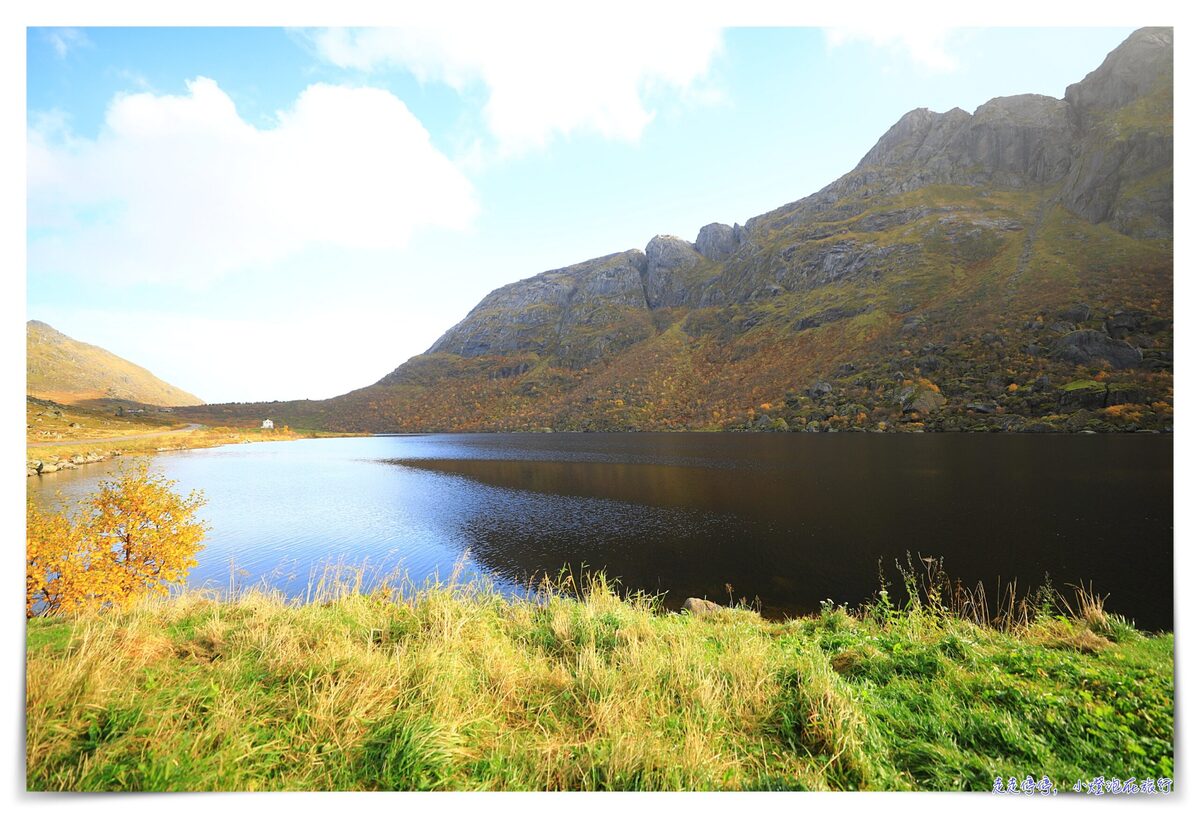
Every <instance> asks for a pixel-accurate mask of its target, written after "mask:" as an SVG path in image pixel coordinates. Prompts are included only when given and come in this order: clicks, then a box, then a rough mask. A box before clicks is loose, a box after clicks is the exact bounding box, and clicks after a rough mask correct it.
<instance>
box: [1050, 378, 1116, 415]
mask: <svg viewBox="0 0 1200 818" xmlns="http://www.w3.org/2000/svg"><path fill="white" fill-rule="evenodd" d="M1058 403H1059V406H1060V407H1062V408H1064V409H1103V408H1104V407H1105V406H1107V405H1108V403H1109V401H1108V386H1107V385H1105V384H1103V383H1100V382H1099V381H1091V380H1081V381H1071V382H1070V383H1068V384H1066V385H1065V386H1063V388H1062V392H1061V393H1060V395H1059V399H1058Z"/></svg>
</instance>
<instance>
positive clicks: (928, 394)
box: [906, 389, 946, 415]
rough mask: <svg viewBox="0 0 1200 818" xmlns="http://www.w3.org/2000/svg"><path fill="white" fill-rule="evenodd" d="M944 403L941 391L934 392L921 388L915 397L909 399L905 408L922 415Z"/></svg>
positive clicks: (939, 407)
mask: <svg viewBox="0 0 1200 818" xmlns="http://www.w3.org/2000/svg"><path fill="white" fill-rule="evenodd" d="M945 405H946V398H945V397H944V396H943V395H942V393H941V392H934V391H933V390H932V389H922V390H920V391H919V392H918V394H917V395H916V397H914V398H913V399H912V400H911V401H909V403H908V406H907V407H906V408H907V409H908V410H910V411H913V412H920V413H921V414H923V415H924V414H928V413H930V412H933V411H936V410H938V409H941V408H942V407H943V406H945Z"/></svg>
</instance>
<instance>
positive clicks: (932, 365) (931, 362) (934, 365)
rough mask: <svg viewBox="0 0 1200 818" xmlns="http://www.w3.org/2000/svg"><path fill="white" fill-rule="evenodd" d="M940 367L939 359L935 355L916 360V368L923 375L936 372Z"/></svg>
mask: <svg viewBox="0 0 1200 818" xmlns="http://www.w3.org/2000/svg"><path fill="white" fill-rule="evenodd" d="M941 365H942V362H941V359H940V358H938V357H937V356H936V355H926V356H924V357H922V358H918V359H917V366H919V367H920V368H921V371H922V372H925V373H929V372H937V371H938V369H940V368H941Z"/></svg>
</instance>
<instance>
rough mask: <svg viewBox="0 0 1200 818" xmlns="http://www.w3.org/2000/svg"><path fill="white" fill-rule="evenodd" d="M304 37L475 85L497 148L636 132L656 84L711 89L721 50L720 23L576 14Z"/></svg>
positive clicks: (355, 57) (341, 62) (381, 65)
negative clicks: (517, 22)
mask: <svg viewBox="0 0 1200 818" xmlns="http://www.w3.org/2000/svg"><path fill="white" fill-rule="evenodd" d="M306 36H307V38H308V39H309V40H310V41H311V43H312V44H313V46H314V48H315V50H316V52H317V54H318V55H319V56H320V57H321V58H322V59H324V60H326V61H327V62H330V63H332V64H333V65H336V66H339V67H341V68H348V69H356V70H360V71H377V70H388V69H401V70H407V71H409V72H411V73H412V74H413V75H414V76H416V77H417V78H418V79H419V80H420V81H422V82H439V83H444V84H446V85H448V86H450V87H452V88H454V89H456V90H458V91H459V92H463V91H466V90H468V89H469V88H471V87H472V86H474V85H475V84H477V83H478V84H482V85H483V86H484V87H486V91H487V101H486V103H485V104H484V108H483V118H484V123H485V124H486V127H487V130H488V131H489V132H490V133H491V135H492V137H493V138H494V139H495V140H496V142H497V143H498V146H499V149H500V150H501V152H503V153H517V152H521V151H527V150H533V149H537V148H541V147H543V146H545V145H546V144H547V142H548V141H549V140H550V139H552V138H553V137H555V136H567V135H570V134H572V133H576V132H582V133H594V134H598V135H600V136H602V137H605V138H609V139H616V140H624V141H636V140H637V139H638V138H639V137H640V136H641V134H642V131H643V130H644V129H645V127H646V126H647V125H648V124H649V123H650V121H651V120H652V119H653V118H654V110H655V101H656V98H657V97H659V96H661V95H662V94H663V93H670V94H675V95H683V96H689V95H690V96H693V97H695V98H697V99H700V98H704V97H711V92H707V93H706V89H704V88H703V84H704V81H705V79H706V78H707V74H708V72H709V68H710V65H711V63H712V61H713V59H714V57H716V56H717V55H718V54H719V53H720V52H721V49H722V37H721V30H720V29H719V28H717V27H714V26H702V25H693V24H689V23H688V22H687V21H686V20H673V21H671V22H670V23H669V24H662V23H656V22H651V21H645V22H643V23H639V24H635V25H630V24H629V23H627V22H624V21H621V20H618V19H615V18H601V19H588V20H578V19H576V20H572V21H570V22H566V21H564V22H563V24H562V25H556V26H554V27H553V28H545V27H538V26H515V27H512V28H510V29H506V30H505V32H504V33H503V36H497V34H496V32H495V31H494V30H492V29H491V28H489V27H487V26H458V27H448V26H447V27H422V28H405V29H386V28H375V29H324V30H320V31H313V32H308V33H307V34H306Z"/></svg>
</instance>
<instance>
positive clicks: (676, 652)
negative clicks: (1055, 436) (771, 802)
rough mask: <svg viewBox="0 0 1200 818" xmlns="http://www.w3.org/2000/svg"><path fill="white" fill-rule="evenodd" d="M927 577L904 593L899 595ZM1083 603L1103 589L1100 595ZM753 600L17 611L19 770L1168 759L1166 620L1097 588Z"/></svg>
mask: <svg viewBox="0 0 1200 818" xmlns="http://www.w3.org/2000/svg"><path fill="white" fill-rule="evenodd" d="M916 596H917V598H918V599H919V595H916ZM1093 602H1094V600H1093ZM1078 610H1079V613H1078V614H1077V615H1070V616H1069V615H1061V614H1052V613H1050V612H1043V613H1042V614H1041V615H1037V616H1032V617H1027V618H1025V619H1023V620H1020V621H1019V622H1018V621H1017V620H1015V619H1010V620H1009V621H1008V622H1007V626H1006V627H1005V628H1004V629H998V628H997V627H992V626H981V625H978V624H974V623H973V622H971V621H969V620H968V619H965V618H963V617H962V616H955V615H951V614H950V613H948V612H947V611H946V610H945V609H944V608H943V607H942V606H941V605H940V603H939V602H938V601H937V600H936V599H934V600H933V601H932V602H931V601H930V599H928V598H926V599H925V600H924V601H923V602H921V601H916V602H910V603H909V604H908V605H906V606H904V607H903V608H897V607H895V606H891V605H887V604H885V603H883V602H878V601H877V602H876V603H875V604H874V605H872V606H870V607H868V608H865V609H863V610H860V611H856V612H850V611H847V610H845V609H844V608H834V607H832V606H827V607H826V608H825V609H824V610H823V611H822V612H821V613H820V614H819V615H816V616H812V617H807V618H801V619H795V620H789V621H785V622H769V621H765V620H763V619H761V618H760V617H759V616H758V615H757V614H756V613H754V612H753V611H749V610H740V609H728V610H723V611H721V612H720V613H718V614H716V615H712V616H706V617H693V616H691V615H687V614H678V613H672V612H668V611H665V610H663V609H662V608H661V606H660V605H658V604H657V602H656V601H655V600H653V599H649V598H646V597H641V596H632V597H623V596H621V595H619V594H618V593H616V592H615V591H614V590H613V589H612V588H611V587H610V586H609V585H608V584H607V583H605V582H604V580H603V579H598V580H597V581H595V582H594V583H593V584H592V585H591V586H590V587H589V588H587V589H586V590H585V591H584V592H583V593H581V594H570V595H567V594H558V593H553V594H549V595H541V596H538V597H531V598H529V599H520V600H512V599H507V598H504V597H502V596H500V595H498V594H495V593H493V592H491V591H489V590H487V589H485V588H480V587H478V586H465V587H464V586H455V585H450V586H436V587H426V588H423V589H409V590H407V591H406V592H405V593H403V594H399V593H395V592H392V591H390V590H386V589H385V590H380V591H377V592H374V593H362V592H359V591H358V590H356V588H355V587H349V588H346V589H344V590H343V591H341V592H337V593H331V594H326V595H325V597H324V598H323V600H322V601H316V602H310V603H308V604H299V603H290V602H288V601H285V600H284V599H282V598H281V597H279V596H274V595H268V594H263V593H259V592H254V591H251V592H246V593H243V594H241V595H240V596H239V597H238V598H236V599H234V600H230V601H220V600H217V599H215V598H209V597H205V596H204V595H201V594H199V593H195V592H189V593H185V594H183V595H181V596H178V597H175V598H172V599H168V600H159V601H154V602H147V603H144V604H141V605H139V606H137V607H136V608H135V609H133V610H130V611H127V612H121V613H109V614H106V615H93V616H87V617H81V618H78V619H34V620H31V621H30V622H29V623H28V629H27V638H26V645H27V656H28V658H27V665H26V689H27V722H26V723H27V733H26V739H27V749H26V753H27V769H28V773H27V775H28V778H27V782H28V786H29V788H30V789H33V790H310V789H314V790H362V789H365V790H371V789H384V790H426V789H453V790H547V789H550V790H556V789H564V790H581V789H587V790H590V789H603V790H723V789H755V790H826V789H833V790H842V789H884V790H910V789H915V790H988V789H990V788H991V786H992V782H993V780H994V779H995V777H996V776H1005V777H1007V776H1016V777H1018V779H1020V778H1023V777H1024V776H1026V775H1033V776H1034V777H1035V778H1039V777H1040V776H1042V775H1043V774H1045V775H1049V776H1050V777H1051V779H1053V780H1054V781H1055V782H1056V783H1057V784H1058V786H1059V787H1060V788H1063V787H1068V786H1070V785H1071V784H1072V783H1073V782H1074V781H1075V780H1076V779H1080V778H1083V779H1091V778H1094V777H1095V776H1098V775H1106V776H1112V775H1119V776H1121V777H1122V778H1128V777H1130V776H1136V777H1138V778H1139V779H1143V778H1158V777H1171V776H1172V774H1173V764H1174V761H1173V759H1174V750H1173V741H1174V721H1173V706H1174V676H1173V652H1174V640H1173V636H1172V635H1170V634H1159V635H1147V634H1143V633H1140V632H1139V631H1137V630H1135V629H1134V628H1133V627H1132V626H1131V625H1130V624H1129V623H1127V622H1125V621H1124V620H1121V619H1120V618H1118V617H1114V616H1112V615H1110V614H1105V613H1104V612H1103V610H1102V609H1101V608H1100V607H1099V606H1098V605H1092V606H1091V607H1088V606H1079V607H1078Z"/></svg>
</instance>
